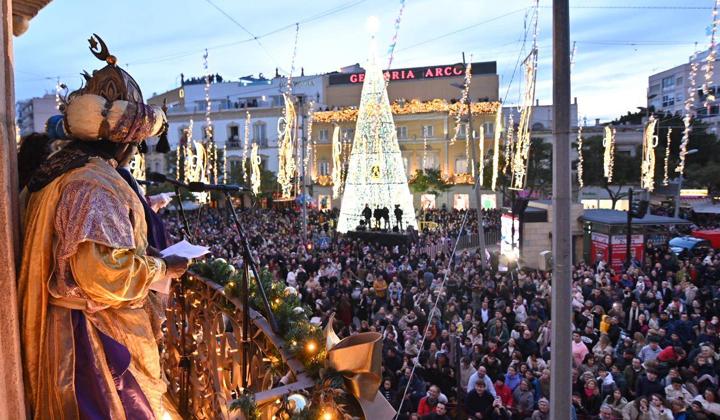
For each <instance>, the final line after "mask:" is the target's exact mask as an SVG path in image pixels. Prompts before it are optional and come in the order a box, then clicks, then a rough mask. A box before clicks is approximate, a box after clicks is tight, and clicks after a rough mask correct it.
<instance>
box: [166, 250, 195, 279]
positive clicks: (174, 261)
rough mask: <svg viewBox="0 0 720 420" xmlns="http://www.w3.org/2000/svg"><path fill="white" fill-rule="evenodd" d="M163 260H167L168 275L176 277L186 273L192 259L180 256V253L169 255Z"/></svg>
mask: <svg viewBox="0 0 720 420" xmlns="http://www.w3.org/2000/svg"><path fill="white" fill-rule="evenodd" d="M163 260H164V261H165V267H166V271H165V272H166V273H167V276H168V277H171V278H174V279H176V278H178V277H180V276H182V275H183V274H185V272H186V271H187V269H188V266H189V265H190V260H188V259H187V258H185V257H180V256H178V255H168V256H167V257H165V258H163Z"/></svg>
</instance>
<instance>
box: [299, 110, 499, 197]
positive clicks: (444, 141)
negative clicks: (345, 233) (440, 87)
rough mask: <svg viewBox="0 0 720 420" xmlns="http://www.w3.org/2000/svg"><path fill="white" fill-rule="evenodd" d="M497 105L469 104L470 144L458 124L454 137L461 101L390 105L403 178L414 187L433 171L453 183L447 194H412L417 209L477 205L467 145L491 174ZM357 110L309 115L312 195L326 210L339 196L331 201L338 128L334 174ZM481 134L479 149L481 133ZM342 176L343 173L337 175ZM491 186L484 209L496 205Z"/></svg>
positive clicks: (342, 166) (345, 150) (344, 153)
mask: <svg viewBox="0 0 720 420" xmlns="http://www.w3.org/2000/svg"><path fill="white" fill-rule="evenodd" d="M499 107H500V103H499V102H478V103H474V104H473V105H472V114H473V118H472V127H473V132H474V133H475V135H474V141H472V140H470V139H468V137H467V135H466V133H467V123H466V122H463V123H461V124H459V131H458V133H457V135H456V133H455V131H456V125H457V122H456V119H457V115H458V112H459V111H461V109H462V110H465V107H464V106H461V104H460V103H457V102H456V103H449V102H448V101H446V100H445V99H433V100H429V101H425V102H421V101H418V100H410V101H404V100H399V101H395V102H393V103H392V111H393V115H394V120H395V126H396V131H397V137H398V143H399V145H400V150H401V151H402V155H403V161H404V164H405V170H406V174H407V176H408V179H409V180H410V182H411V183H412V180H413V178H414V177H415V175H416V173H417V171H419V170H422V169H436V170H439V171H440V174H441V175H442V178H443V179H444V180H446V181H447V182H448V183H450V184H452V188H450V189H449V190H448V191H447V192H444V193H441V194H439V195H434V194H422V193H419V194H413V195H414V205H415V208H416V209H420V208H427V207H431V208H432V207H438V208H439V207H441V206H443V205H445V206H447V207H448V208H451V207H452V208H467V207H468V206H471V207H474V206H475V197H474V194H473V193H472V182H473V181H472V180H473V178H472V176H471V174H470V173H469V171H470V170H471V168H472V165H471V164H469V162H470V161H471V156H472V151H471V150H470V147H477V151H476V153H477V156H478V157H480V156H481V154H480V153H481V151H482V152H484V171H486V172H488V173H492V156H493V152H494V151H493V135H494V133H495V126H494V125H495V117H496V113H497V111H498V108H499ZM357 112H358V110H357V108H354V107H348V108H339V109H337V110H334V111H321V112H315V113H314V114H313V126H312V134H311V141H312V144H313V146H314V147H313V148H312V152H311V153H312V156H311V157H310V159H309V161H310V174H309V175H310V176H311V178H312V185H313V186H312V188H311V193H312V195H313V197H314V198H315V199H316V200H318V203H319V204H320V205H321V206H322V207H325V208H328V207H331V206H334V207H339V206H340V196H339V195H338V197H337V198H335V199H333V198H332V195H333V188H332V184H333V172H334V170H336V168H335V165H334V162H333V160H334V159H333V136H334V134H335V131H336V130H337V137H338V141H339V142H340V143H341V144H342V147H341V148H340V150H341V152H342V153H341V156H342V157H341V160H340V162H341V164H340V165H339V167H338V170H340V171H345V165H346V163H347V159H348V157H349V156H350V150H351V148H352V142H353V137H354V131H355V119H356V116H357ZM481 133H482V135H483V147H482V148H481V146H480V140H479V139H480V135H481ZM341 173H342V172H341ZM489 187H490V186H489V185H486V186H485V191H484V192H483V205H484V206H485V207H495V202H496V200H495V194H494V193H493V192H492V191H490V189H489Z"/></svg>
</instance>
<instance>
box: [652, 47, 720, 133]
mask: <svg viewBox="0 0 720 420" xmlns="http://www.w3.org/2000/svg"><path fill="white" fill-rule="evenodd" d="M708 52H709V51H704V52H703V53H700V54H698V56H697V58H696V59H695V62H696V63H697V64H698V65H697V72H696V74H695V103H694V104H693V110H694V112H695V115H696V117H697V118H701V119H702V120H703V121H704V122H706V123H707V124H708V125H709V127H708V129H709V131H710V132H714V133H716V132H718V131H717V130H718V128H719V127H720V114H719V113H718V102H717V100H715V101H712V103H711V104H710V108H709V109H708V108H706V107H705V95H704V94H703V89H702V86H703V83H704V81H705V74H706V66H705V63H706V60H707V56H708ZM688 61H689V60H688ZM714 67H715V68H714V71H713V74H712V83H711V85H710V89H709V90H710V92H711V93H712V94H715V91H716V88H717V86H718V85H720V66H718V64H717V63H716V64H715V66H714ZM690 68H691V66H690V62H687V63H683V64H681V65H679V66H676V67H673V68H671V69H667V70H664V71H661V72H659V73H655V74H653V75H651V76H650V77H649V78H648V89H647V105H648V107H654V108H655V111H656V112H666V113H670V114H677V115H683V114H684V113H685V99H686V98H687V95H688V89H689V87H690V85H691V81H690Z"/></svg>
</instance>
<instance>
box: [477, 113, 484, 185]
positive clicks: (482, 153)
mask: <svg viewBox="0 0 720 420" xmlns="http://www.w3.org/2000/svg"><path fill="white" fill-rule="evenodd" d="M479 142H480V162H478V164H479V169H478V171H479V175H480V177H479V178H480V179H479V182H478V184H479V185H480V186H482V185H483V182H484V179H485V127H483V126H480V136H479Z"/></svg>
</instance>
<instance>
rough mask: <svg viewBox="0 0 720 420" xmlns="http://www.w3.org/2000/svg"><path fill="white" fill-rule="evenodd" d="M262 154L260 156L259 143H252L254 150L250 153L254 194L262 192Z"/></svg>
mask: <svg viewBox="0 0 720 420" xmlns="http://www.w3.org/2000/svg"><path fill="white" fill-rule="evenodd" d="M260 162H261V160H260V156H258V145H257V143H254V142H253V144H252V152H251V153H250V164H251V168H252V175H251V176H250V186H251V187H252V191H253V194H255V195H258V194H260Z"/></svg>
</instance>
